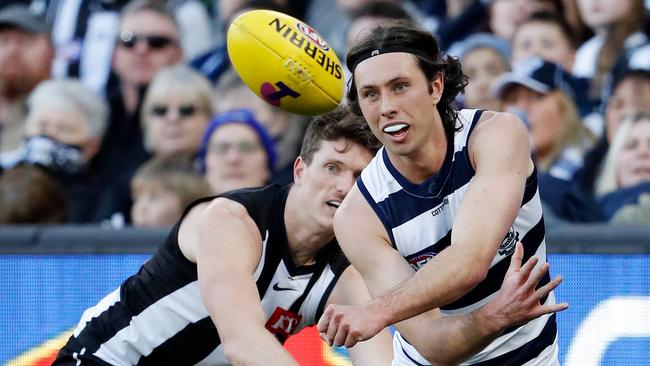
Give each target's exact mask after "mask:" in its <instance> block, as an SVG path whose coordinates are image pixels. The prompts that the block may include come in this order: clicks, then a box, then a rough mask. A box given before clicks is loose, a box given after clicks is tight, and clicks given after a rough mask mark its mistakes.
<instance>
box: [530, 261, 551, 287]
mask: <svg viewBox="0 0 650 366" xmlns="http://www.w3.org/2000/svg"><path fill="white" fill-rule="evenodd" d="M549 267H550V265H549V264H548V263H547V262H544V264H542V266H541V267H539V268H538V269H536V270H534V271H533V273H531V275H530V276H529V277H528V280H527V281H526V289H527V290H529V289H534V288H535V287H537V284H538V283H539V281H540V280H541V279H542V277H544V276H545V275H546V273H548V270H549Z"/></svg>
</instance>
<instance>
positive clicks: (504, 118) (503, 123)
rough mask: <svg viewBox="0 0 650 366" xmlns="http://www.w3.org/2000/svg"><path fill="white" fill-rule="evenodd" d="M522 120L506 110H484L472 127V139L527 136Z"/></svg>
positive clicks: (505, 138)
mask: <svg viewBox="0 0 650 366" xmlns="http://www.w3.org/2000/svg"><path fill="white" fill-rule="evenodd" d="M527 136H528V131H527V130H526V126H525V125H524V122H523V121H521V120H520V119H519V118H518V117H517V116H515V115H513V114H511V113H507V112H496V111H484V112H483V113H482V114H481V117H480V119H479V121H478V123H477V124H476V127H475V128H474V132H473V133H472V137H471V139H472V140H478V141H481V140H494V139H496V140H502V141H508V139H519V138H527Z"/></svg>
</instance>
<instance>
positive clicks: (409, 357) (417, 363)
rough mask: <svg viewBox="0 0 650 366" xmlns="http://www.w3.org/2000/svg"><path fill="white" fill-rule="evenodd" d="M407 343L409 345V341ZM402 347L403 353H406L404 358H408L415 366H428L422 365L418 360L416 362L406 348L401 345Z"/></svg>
mask: <svg viewBox="0 0 650 366" xmlns="http://www.w3.org/2000/svg"><path fill="white" fill-rule="evenodd" d="M405 340H406V339H405ZM407 343H408V341H407ZM400 347H402V352H403V353H404V356H406V357H407V358H408V359H409V360H410V361H411V362H413V364H414V365H415V366H426V365H424V364H421V363H419V362H417V361H416V360H414V359H413V357H411V355H409V353H408V351H407V350H405V349H404V347H403V346H402V345H401V344H400Z"/></svg>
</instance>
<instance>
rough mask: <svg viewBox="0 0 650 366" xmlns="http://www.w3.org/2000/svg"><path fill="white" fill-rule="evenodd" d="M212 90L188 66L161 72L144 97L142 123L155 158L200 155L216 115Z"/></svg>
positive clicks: (199, 75) (145, 137)
mask: <svg viewBox="0 0 650 366" xmlns="http://www.w3.org/2000/svg"><path fill="white" fill-rule="evenodd" d="M212 92H213V91H212V86H211V85H210V83H209V82H208V80H207V79H206V78H205V77H203V76H202V75H201V74H199V73H198V72H196V71H194V70H192V69H191V68H189V67H188V66H186V65H176V66H172V67H168V68H165V69H162V70H160V71H159V72H158V73H157V74H156V76H155V77H154V78H153V80H152V81H151V83H150V84H149V88H148V89H147V93H146V95H145V97H144V101H143V105H142V109H141V112H140V113H141V116H140V120H141V121H142V127H143V131H144V144H145V148H146V149H147V151H148V152H149V153H151V154H152V155H160V156H169V155H175V154H178V153H183V154H190V155H196V153H197V152H198V150H199V145H200V143H201V136H203V131H204V130H205V128H206V126H207V125H208V121H209V120H210V118H211V117H212V114H213V113H214V108H213V105H212Z"/></svg>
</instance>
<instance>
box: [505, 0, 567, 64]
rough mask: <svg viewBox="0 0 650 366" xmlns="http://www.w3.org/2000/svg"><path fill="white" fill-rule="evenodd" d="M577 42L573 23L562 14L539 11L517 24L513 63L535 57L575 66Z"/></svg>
mask: <svg viewBox="0 0 650 366" xmlns="http://www.w3.org/2000/svg"><path fill="white" fill-rule="evenodd" d="M575 53H576V41H575V39H574V37H573V32H572V30H571V28H570V27H569V24H568V23H567V22H566V20H564V18H563V17H562V16H560V15H558V14H553V13H544V12H537V13H533V14H532V15H531V16H530V18H528V19H527V20H525V21H524V22H523V23H521V24H520V25H519V27H517V30H516V31H515V34H514V36H513V38H512V64H513V65H514V64H517V63H519V62H522V61H524V60H526V59H528V58H531V57H535V56H536V57H540V58H543V59H545V60H547V61H551V62H555V63H556V64H558V65H560V66H562V67H563V68H564V69H565V70H571V69H573V61H574V58H575Z"/></svg>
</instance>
